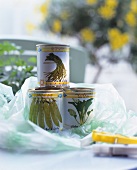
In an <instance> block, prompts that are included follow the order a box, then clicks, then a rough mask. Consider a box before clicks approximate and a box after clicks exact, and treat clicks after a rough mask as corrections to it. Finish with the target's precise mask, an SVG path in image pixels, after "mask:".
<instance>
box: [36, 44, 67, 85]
mask: <svg viewBox="0 0 137 170" xmlns="http://www.w3.org/2000/svg"><path fill="white" fill-rule="evenodd" d="M36 47H37V76H38V83H39V84H40V87H45V86H56V87H65V86H69V46H68V45H44V44H38V45H36Z"/></svg>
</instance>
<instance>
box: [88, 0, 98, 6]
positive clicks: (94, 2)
mask: <svg viewBox="0 0 137 170" xmlns="http://www.w3.org/2000/svg"><path fill="white" fill-rule="evenodd" d="M86 3H87V4H88V5H94V4H96V3H97V0H86Z"/></svg>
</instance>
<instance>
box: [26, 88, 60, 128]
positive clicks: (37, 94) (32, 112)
mask: <svg viewBox="0 0 137 170" xmlns="http://www.w3.org/2000/svg"><path fill="white" fill-rule="evenodd" d="M62 99H63V91H62V90H61V89H53V88H52V89H45V88H36V89H29V90H28V104H29V115H28V118H29V120H30V121H32V122H33V123H35V124H36V125H38V126H40V127H41V128H43V129H45V130H55V129H62V127H63V117H62V112H61V110H62Z"/></svg>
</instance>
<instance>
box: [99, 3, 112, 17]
mask: <svg viewBox="0 0 137 170" xmlns="http://www.w3.org/2000/svg"><path fill="white" fill-rule="evenodd" d="M98 13H99V14H100V15H101V17H102V18H105V19H111V18H113V17H114V16H115V10H114V9H113V8H111V7H109V6H108V5H104V6H101V7H100V8H99V9H98Z"/></svg>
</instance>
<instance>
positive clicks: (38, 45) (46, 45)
mask: <svg viewBox="0 0 137 170" xmlns="http://www.w3.org/2000/svg"><path fill="white" fill-rule="evenodd" d="M42 46H43V47H52V46H54V47H70V46H69V45H65V44H37V45H36V47H42Z"/></svg>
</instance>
